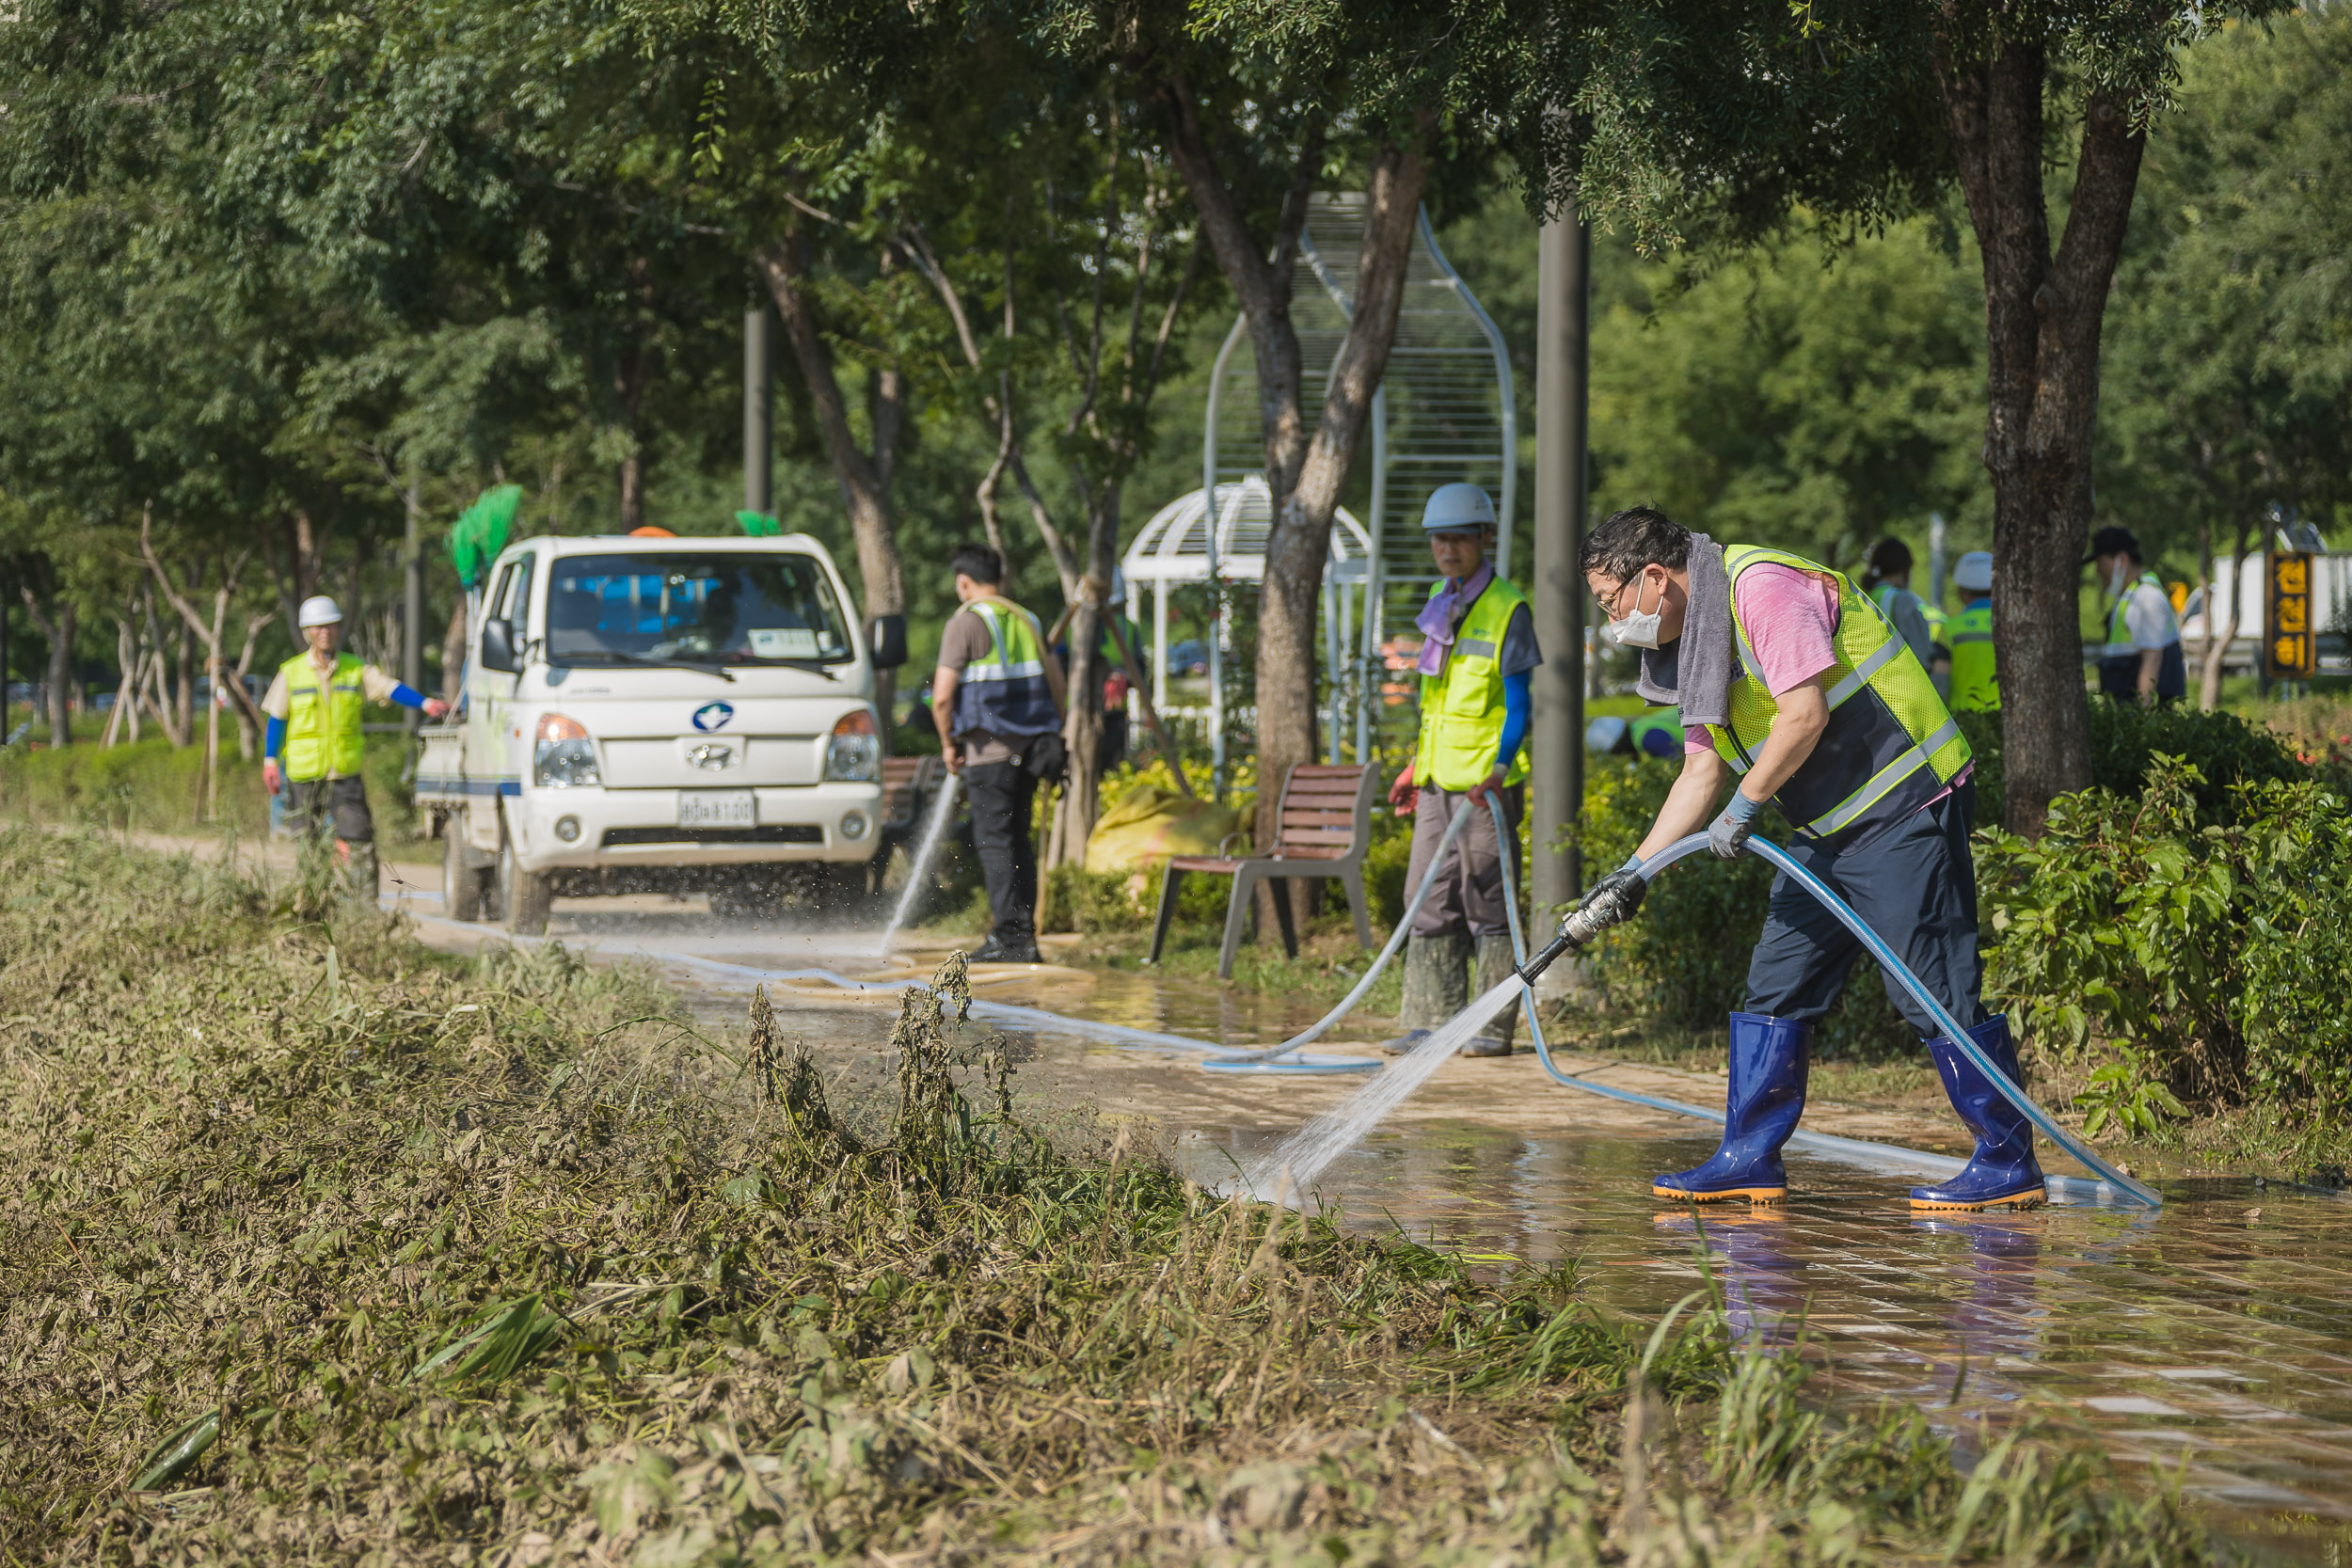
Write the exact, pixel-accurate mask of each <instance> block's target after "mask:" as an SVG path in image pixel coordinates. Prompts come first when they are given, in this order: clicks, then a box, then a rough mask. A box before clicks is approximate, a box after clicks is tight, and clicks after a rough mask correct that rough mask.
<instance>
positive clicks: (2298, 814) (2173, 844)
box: [1979, 753, 2352, 1130]
mask: <svg viewBox="0 0 2352 1568" xmlns="http://www.w3.org/2000/svg"><path fill="white" fill-rule="evenodd" d="M2212 799H2213V786H2212V784H2211V781H2209V780H2207V779H2206V778H2205V777H2204V775H2203V773H2202V772H2201V770H2200V769H2199V768H2197V767H2196V766H2194V765H2193V764H2192V763H2190V762H2188V761H2186V760H2185V759H2184V758H2181V757H2177V756H2167V755H2163V754H2161V753H2159V754H2158V755H2157V756H2156V758H2155V759H2154V761H2153V763H2152V764H2151V766H2150V768H2149V769H2148V776H2147V784H2146V787H2145V789H2144V790H2141V791H2139V792H2137V793H2136V794H2134V795H2129V796H2125V795H2119V794H2117V793H2115V792H2114V791H2111V790H2104V789H2093V790H2086V791H2084V792H2083V793H2081V794H2079V795H2074V796H2068V797H2061V798H2060V799H2059V800H2057V801H2055V802H2053V803H2052V807H2051V813H2050V820H2049V827H2048V830H2047V831H2046V832H2044V834H2043V835H2042V838H2041V839H2040V840H2039V841H2038V842H2035V843H2031V844H2028V843H2026V841H2025V840H2023V839H2019V838H2015V837H2013V836H2010V835H2009V834H2006V833H2001V834H1995V835H1993V838H1992V841H1991V844H1990V846H1989V847H1988V851H1987V852H1986V853H1984V854H1983V855H1981V856H1980V858H1979V873H1980V878H1981V882H1982V896H1983V899H1984V904H1983V913H1984V915H1985V917H1986V919H1987V921H1988V923H1989V925H1990V927H1991V930H1992V934H1993V937H1994V946H1993V947H1992V948H1991V950H1990V953H1989V955H1988V957H1989V963H1988V972H1987V990H1988V991H1990V992H1992V993H1994V994H1997V995H1998V996H1999V997H2001V998H2002V999H2004V1000H2005V1001H2006V1002H2007V1003H2008V1005H2009V1006H2010V1009H2011V1011H2012V1012H2013V1013H2014V1014H2016V1015H2017V1016H2018V1018H2019V1021H2020V1022H2021V1023H2022V1024H2023V1026H2024V1027H2025V1029H2026V1031H2027V1032H2028V1033H2029V1034H2030V1035H2031V1036H2032V1037H2034V1039H2035V1041H2036V1043H2037V1045H2038V1046H2040V1047H2041V1048H2042V1050H2044V1051H2048V1052H2051V1053H2054V1054H2055V1055H2057V1056H2058V1058H2059V1059H2061V1060H2063V1061H2067V1062H2070V1063H2073V1064H2074V1065H2077V1066H2082V1067H2088V1068H2090V1069H2091V1073H2092V1077H2093V1080H2094V1088H2095V1090H2096V1091H2097V1092H2096V1093H2095V1094H2094V1095H2093V1097H2092V1099H2093V1100H2094V1101H2096V1106H2095V1107H2094V1108H2105V1109H2107V1110H2109V1111H2110V1113H2111V1114H2113V1115H2115V1116H2116V1117H2117V1118H2118V1119H2119V1120H2122V1121H2124V1122H2125V1123H2126V1124H2127V1125H2131V1124H2136V1123H2138V1122H2142V1121H2144V1120H2146V1119H2147V1117H2148V1116H2149V1111H2148V1107H2149V1105H2150V1104H2151V1103H2153V1104H2158V1105H2160V1104H2162V1103H2163V1101H2162V1100H2161V1098H2160V1097H2153V1096H2151V1095H2148V1094H2146V1093H2143V1092H2142V1091H2143V1089H2144V1088H2145V1087H2146V1086H2147V1085H2157V1086H2161V1087H2162V1088H2164V1089H2166V1090H2169V1091H2170V1092H2172V1093H2175V1094H2178V1095H2181V1096H2184V1097H2189V1098H2194V1099H2198V1100H2201V1101H2207V1102H2212V1101H2240V1100H2244V1099H2248V1098H2255V1099H2263V1100H2274V1101H2316V1102H2318V1103H2319V1104H2321V1105H2323V1106H2326V1107H2336V1106H2341V1105H2343V1104H2344V1103H2346V1102H2347V1101H2352V996H2347V994H2346V992H2345V988H2344V976H2345V975H2346V974H2352V935H2348V934H2347V933H2346V931H2345V928H2344V920H2343V917H2342V904H2343V898H2344V891H2343V890H2344V887H2345V886H2346V885H2347V883H2352V820H2347V817H2346V815H2345V804H2344V800H2343V799H2342V798H2341V797H2340V796H2338V795H2337V794H2335V793H2334V792H2333V791H2331V790H2330V789H2328V787H2327V786H2326V785H2324V784H2321V783H2320V782H2319V781H2317V780H2315V779H2312V778H2309V777H2305V778H2301V779H2295V780H2283V781H2282V780H2279V779H2273V778H2257V779H2253V780H2250V781H2249V780H2242V781H2241V782H2239V783H2236V784H2233V785H2232V786H2231V788H2230V790H2229V792H2228V795H2227V796H2226V797H2225V798H2224V800H2222V801H2221V802H2220V804H2219V807H2218V809H2215V808H2213V807H2211V806H2210V805H2209V802H2210V801H2211V800H2212ZM2216 818H2217V820H2216ZM2142 1130H2144V1128H2143V1129H2142Z"/></svg>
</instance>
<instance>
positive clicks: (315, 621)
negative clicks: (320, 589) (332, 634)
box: [294, 594, 343, 631]
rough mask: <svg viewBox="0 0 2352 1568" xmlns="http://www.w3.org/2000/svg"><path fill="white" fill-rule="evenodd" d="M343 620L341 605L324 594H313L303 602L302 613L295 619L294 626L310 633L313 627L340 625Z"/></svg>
mask: <svg viewBox="0 0 2352 1568" xmlns="http://www.w3.org/2000/svg"><path fill="white" fill-rule="evenodd" d="M342 618H343V611H342V606H341V605H338V604H337V603H336V602H335V601H334V600H332V599H330V598H328V597H327V596H326V594H311V595H310V597H309V598H307V599H305V600H303V601H302V613H301V614H299V615H297V616H295V617H294V624H295V625H296V626H300V627H301V628H302V629H303V630H304V631H309V630H310V628H311V627H312V626H335V625H338V624H339V623H341V622H342Z"/></svg>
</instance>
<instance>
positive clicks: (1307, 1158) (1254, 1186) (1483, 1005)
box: [1243, 974, 1522, 1201]
mask: <svg viewBox="0 0 2352 1568" xmlns="http://www.w3.org/2000/svg"><path fill="white" fill-rule="evenodd" d="M1521 984H1522V982H1521V981H1520V979H1519V977H1518V975H1516V974H1514V975H1512V976H1511V977H1510V978H1509V979H1507V980H1505V981H1503V982H1502V984H1501V985H1498V986H1496V987H1495V988H1494V989H1493V990H1489V991H1488V992H1486V995H1484V996H1482V997H1480V998H1478V999H1477V1000H1476V1001H1474V1002H1472V1003H1471V1004H1470V1006H1467V1007H1465V1008H1463V1009H1462V1010H1461V1011H1460V1012H1458V1013H1455V1014H1454V1016H1453V1017H1452V1018H1451V1019H1449V1020H1447V1021H1446V1022H1445V1023H1444V1024H1442V1025H1441V1026H1440V1027H1439V1028H1438V1031H1437V1032H1436V1033H1435V1034H1433V1035H1431V1036H1430V1037H1428V1038H1427V1039H1425V1040H1423V1041H1422V1042H1421V1043H1420V1044H1419V1045H1417V1046H1415V1047H1413V1049H1412V1050H1411V1051H1409V1052H1407V1053H1406V1054H1405V1055H1404V1056H1403V1057H1401V1058H1400V1059H1398V1060H1397V1061H1395V1062H1393V1063H1391V1064H1390V1065H1389V1066H1387V1067H1385V1068H1383V1069H1380V1071H1379V1072H1378V1073H1376V1074H1375V1076H1374V1077H1373V1080H1372V1082H1370V1083H1369V1084H1366V1085H1364V1086H1363V1087H1362V1088H1360V1089H1358V1090H1357V1091H1356V1092H1355V1093H1354V1094H1352V1095H1349V1096H1348V1097H1347V1098H1346V1099H1345V1100H1343V1101H1341V1102H1340V1103H1339V1104H1338V1105H1336V1106H1334V1107H1332V1108H1331V1109H1330V1110H1328V1111H1326V1112H1324V1113H1323V1115H1321V1116H1319V1117H1315V1118H1314V1120H1312V1121H1311V1122H1309V1123H1308V1124H1307V1125H1306V1126H1304V1127H1302V1128H1300V1129H1299V1130H1298V1131H1297V1132H1294V1133H1292V1134H1291V1135H1290V1136H1289V1137H1287V1138H1285V1139H1283V1140H1282V1142H1281V1145H1280V1147H1279V1148H1276V1149H1275V1150H1274V1152H1273V1153H1271V1154H1269V1155H1267V1156H1266V1157H1265V1158H1264V1159H1263V1160H1261V1161H1259V1162H1258V1163H1257V1164H1255V1165H1252V1166H1251V1167H1250V1169H1249V1173H1248V1176H1246V1177H1244V1178H1243V1180H1246V1181H1247V1182H1248V1184H1249V1190H1250V1192H1251V1193H1252V1194H1254V1195H1255V1196H1259V1197H1262V1198H1266V1199H1268V1200H1270V1201H1271V1200H1279V1199H1282V1198H1284V1197H1288V1198H1293V1199H1295V1197H1296V1196H1298V1195H1299V1194H1301V1193H1304V1192H1305V1191H1306V1190H1307V1188H1308V1186H1309V1184H1310V1183H1311V1182H1312V1181H1313V1180H1314V1179H1315V1178H1316V1177H1318V1176H1321V1175H1322V1174H1323V1172H1324V1169H1325V1167H1327V1166H1328V1165H1329V1164H1331V1162H1332V1161H1334V1160H1336V1159H1338V1158H1339V1157H1340V1156H1341V1155H1343V1154H1345V1153H1346V1152H1347V1151H1348V1150H1349V1149H1351V1148H1355V1147H1356V1146H1357V1145H1358V1144H1359V1143H1361V1142H1363V1141H1364V1134H1365V1133H1367V1132H1371V1131H1372V1130H1373V1129H1374V1128H1375V1127H1377V1126H1379V1125H1380V1123H1381V1122H1382V1121H1384V1120H1386V1119H1387V1117H1388V1115H1389V1113H1390V1112H1391V1111H1393V1110H1395V1109H1396V1108H1397V1107H1398V1106H1399V1105H1401V1104H1403V1103H1404V1102H1405V1101H1406V1097H1407V1096H1409V1095H1410V1094H1411V1093H1412V1092H1413V1091H1414V1090H1415V1089H1418V1088H1420V1087H1421V1086H1422V1085H1423V1084H1426V1083H1427V1082H1429V1079H1430V1076H1431V1075H1432V1074H1433V1073H1435V1072H1436V1071H1437V1070H1438V1069H1439V1068H1441V1067H1443V1066H1445V1061H1446V1058H1447V1057H1449V1056H1451V1055H1453V1054H1454V1053H1455V1052H1457V1051H1459V1050H1461V1049H1462V1047H1463V1045H1464V1044H1465V1043H1467V1042H1468V1041H1469V1039H1470V1037H1471V1036H1473V1035H1475V1034H1477V1033H1478V1031H1479V1030H1481V1029H1483V1028H1485V1027H1486V1023H1487V1022H1488V1021H1489V1020H1491V1019H1492V1018H1493V1017H1494V1016H1495V1014H1497V1013H1499V1012H1501V1011H1502V1009H1503V1008H1504V1007H1507V1006H1512V1005H1513V1004H1514V1003H1516V1002H1517V1001H1518V992H1519V987H1520V985H1521ZM1285 1188H1287V1189H1288V1192H1287V1194H1285V1193H1284V1192H1283V1189H1285Z"/></svg>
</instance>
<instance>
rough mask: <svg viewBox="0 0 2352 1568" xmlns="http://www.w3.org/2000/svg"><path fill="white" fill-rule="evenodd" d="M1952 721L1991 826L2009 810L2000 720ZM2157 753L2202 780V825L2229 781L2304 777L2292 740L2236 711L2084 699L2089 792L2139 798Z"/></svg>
mask: <svg viewBox="0 0 2352 1568" xmlns="http://www.w3.org/2000/svg"><path fill="white" fill-rule="evenodd" d="M1958 718H1959V720H1960V727H1961V729H1962V730H1963V732H1964V733H1965V734H1966V735H1967V736H1968V745H1969V748H1970V749H1971V750H1972V751H1974V752H1976V753H1977V821H1978V823H1979V825H1981V826H1989V827H1997V826H1999V825H2000V824H2001V823H2002V822H2003V821H2004V820H2005V818H2006V816H2007V812H2006V807H2007V805H2008V791H2007V789H2006V787H2005V772H2004V769H2003V768H2002V764H2001V751H2002V747H2001V716H2000V715H1999V714H1997V713H1963V714H1960V715H1958ZM2159 754H2161V755H2165V756H2175V757H2181V758H2183V759H2185V760H2186V761H2187V763H2188V764H2189V765H2190V766H2191V767H2192V768H2195V769H2196V770H2197V774H2198V777H2199V779H2200V780H2201V783H2200V784H2198V786H2197V788H2196V791H2195V795H2196V801H2197V809H2198V812H2199V815H2200V817H2201V820H2204V821H2207V822H2217V821H2219V820H2221V817H2222V814H2223V813H2225V812H2226V811H2227V810H2228V809H2229V805H2230V799H2231V796H2230V790H2231V786H2232V785H2233V784H2245V783H2249V782H2252V781H2256V780H2262V779H2272V780H2277V781H2279V782H2280V783H2288V782H2291V781H2293V780H2296V779H2301V778H2307V777H2309V776H2310V773H2309V770H2308V769H2307V768H2305V767H2304V765H2303V763H2302V761H2301V760H2300V759H2299V758H2298V756H2297V753H2296V741H2295V740H2294V739H2293V738H2292V737H2290V736H2284V735H2281V734H2280V733H2279V732H2278V731H2276V730H2273V729H2271V728H2270V727H2269V726H2267V725H2265V724H2254V723H2249V722H2248V721H2246V720H2244V719H2243V718H2240V717H2239V716H2238V715H2236V714H2234V713H2229V712H2225V711H2221V710H2218V709H2216V710H2206V709H2202V708H2193V707H2189V706H2187V705H2185V704H2176V705H2173V706H2171V707H2158V708H2143V707H2141V706H2139V705H2137V704H2134V703H2118V702H2115V701H2113V700H2111V699H2108V698H2106V697H2098V696H2094V697H2092V698H2091V699H2090V783H2091V787H2093V788H2095V789H2108V790H2113V791H2114V792H2115V793H2117V794H2119V795H2137V793H2139V787H2140V781H2141V780H2143V779H2145V778H2146V777H2147V776H2148V765H2149V763H2150V762H2151V761H2152V760H2153V758H2154V757H2156V756H2157V755H2159Z"/></svg>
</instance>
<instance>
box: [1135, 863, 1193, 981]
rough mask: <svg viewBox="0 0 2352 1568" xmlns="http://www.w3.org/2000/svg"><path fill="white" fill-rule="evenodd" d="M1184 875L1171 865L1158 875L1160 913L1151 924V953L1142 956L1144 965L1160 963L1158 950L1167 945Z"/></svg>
mask: <svg viewBox="0 0 2352 1568" xmlns="http://www.w3.org/2000/svg"><path fill="white" fill-rule="evenodd" d="M1183 885H1184V873H1183V872H1181V871H1179V870H1177V869H1176V867H1175V866H1174V865H1173V864H1170V865H1169V866H1168V869H1167V870H1165V871H1163V872H1161V873H1160V912H1159V914H1158V915H1157V916H1156V917H1154V918H1153V920H1152V951H1151V952H1150V953H1148V954H1146V955H1145V956H1144V959H1143V961H1144V962H1145V963H1148V964H1155V963H1158V962H1159V961H1160V949H1161V948H1162V947H1164V946H1166V945H1167V943H1168V927H1169V926H1171V925H1173V924H1174V923H1175V920H1176V890H1177V889H1178V888H1179V887H1181V886H1183Z"/></svg>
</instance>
